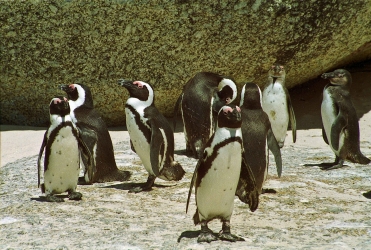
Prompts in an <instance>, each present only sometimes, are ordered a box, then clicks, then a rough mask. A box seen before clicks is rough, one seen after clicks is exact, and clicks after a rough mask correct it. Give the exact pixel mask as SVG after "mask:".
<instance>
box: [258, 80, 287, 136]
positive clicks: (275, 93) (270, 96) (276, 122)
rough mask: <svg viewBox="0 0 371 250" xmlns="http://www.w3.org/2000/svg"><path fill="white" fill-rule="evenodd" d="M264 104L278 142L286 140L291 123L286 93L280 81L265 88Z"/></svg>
mask: <svg viewBox="0 0 371 250" xmlns="http://www.w3.org/2000/svg"><path fill="white" fill-rule="evenodd" d="M262 104H263V106H262V107H263V110H264V112H265V113H267V115H268V117H269V121H270V122H271V126H272V130H273V134H274V136H275V137H276V139H277V141H278V142H284V141H285V138H286V132H287V126H288V124H289V113H288V107H287V99H286V93H285V90H284V88H283V86H282V85H281V84H279V82H276V83H275V84H271V85H269V86H267V87H266V88H265V89H264V90H263V101H262Z"/></svg>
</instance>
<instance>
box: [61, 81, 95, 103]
mask: <svg viewBox="0 0 371 250" xmlns="http://www.w3.org/2000/svg"><path fill="white" fill-rule="evenodd" d="M59 88H60V89H61V90H63V91H64V92H66V94H67V96H68V99H70V101H73V102H76V103H78V105H77V107H80V106H82V105H84V106H85V107H87V108H94V104H93V97H92V95H91V92H90V88H89V87H88V86H86V85H84V84H80V83H73V84H70V85H67V84H62V85H59Z"/></svg>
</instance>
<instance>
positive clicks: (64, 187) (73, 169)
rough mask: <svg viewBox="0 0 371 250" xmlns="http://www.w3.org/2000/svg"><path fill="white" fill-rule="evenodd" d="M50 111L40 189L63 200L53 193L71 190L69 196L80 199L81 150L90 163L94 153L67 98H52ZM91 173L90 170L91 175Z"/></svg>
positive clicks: (49, 195) (48, 198) (44, 142)
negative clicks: (84, 138)
mask: <svg viewBox="0 0 371 250" xmlns="http://www.w3.org/2000/svg"><path fill="white" fill-rule="evenodd" d="M49 113H50V126H49V128H48V129H47V131H46V132H45V135H44V140H43V143H42V145H41V148H40V152H39V157H38V161H37V166H38V186H39V187H40V175H41V157H42V155H43V152H44V148H45V157H44V183H43V184H41V191H42V192H43V193H46V200H47V201H50V202H62V201H64V200H63V199H62V198H59V197H56V196H54V194H61V193H64V192H68V197H69V199H70V200H81V197H82V194H81V193H79V192H76V187H77V182H78V178H79V174H80V151H81V154H83V155H85V158H86V159H87V161H88V162H89V164H92V163H91V161H92V155H91V153H90V150H89V149H88V147H87V146H86V145H85V143H84V141H83V140H82V139H81V136H80V133H79V131H78V129H77V128H76V126H75V124H74V123H73V122H72V120H71V116H70V106H69V105H68V101H67V99H65V98H63V97H62V98H59V97H56V98H53V99H52V101H51V102H50V105H49ZM79 149H80V150H79ZM92 174H93V173H92V172H89V173H88V175H90V176H91V175H92Z"/></svg>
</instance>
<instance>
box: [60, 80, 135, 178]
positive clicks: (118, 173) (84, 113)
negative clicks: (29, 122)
mask: <svg viewBox="0 0 371 250" xmlns="http://www.w3.org/2000/svg"><path fill="white" fill-rule="evenodd" d="M59 87H60V89H61V90H63V91H65V92H66V93H67V95H68V98H69V101H68V102H69V105H70V107H71V118H72V121H73V122H74V123H75V124H76V126H77V127H78V128H79V130H80V131H81V137H82V138H83V140H84V142H85V143H86V145H87V146H88V147H89V149H90V151H91V153H92V155H93V165H90V164H88V162H87V159H86V158H85V157H83V155H82V161H83V163H84V167H85V171H84V172H85V174H84V180H81V181H80V183H81V184H92V183H95V182H110V181H126V180H128V179H129V178H130V172H128V171H123V170H119V169H118V168H117V165H116V161H115V157H114V151H113V145H112V140H111V136H110V134H109V132H108V128H107V126H106V124H105V122H104V121H103V119H102V117H101V116H100V114H99V113H98V112H97V111H96V110H95V109H94V104H93V97H92V95H91V92H90V88H89V87H88V86H86V85H83V84H70V85H60V86H59ZM89 171H93V173H94V174H93V176H92V177H89V176H88V174H87V173H88V172H89Z"/></svg>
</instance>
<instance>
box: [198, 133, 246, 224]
mask: <svg viewBox="0 0 371 250" xmlns="http://www.w3.org/2000/svg"><path fill="white" fill-rule="evenodd" d="M219 130H220V129H218V130H217V131H216V136H215V137H214V142H213V143H212V148H206V149H205V150H206V151H207V152H208V154H210V153H211V151H212V150H213V148H214V146H215V144H217V143H218V142H221V141H222V140H220V139H221V138H223V137H226V133H225V131H223V133H220V134H219V135H218V132H219ZM239 133H240V130H238V131H237V136H239ZM241 160H242V157H241V144H240V142H237V141H235V142H231V143H229V144H227V145H225V146H223V147H221V148H219V150H218V154H217V156H216V158H215V159H214V161H213V162H212V165H211V167H210V169H209V170H208V172H207V173H206V175H205V176H204V178H202V180H201V183H200V186H199V187H197V190H196V202H197V207H198V210H199V213H200V215H201V217H204V219H210V218H213V217H218V216H220V217H223V218H230V216H231V215H232V212H233V204H234V197H235V192H236V188H237V184H238V180H239V176H240V170H241ZM201 219H202V218H201Z"/></svg>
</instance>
